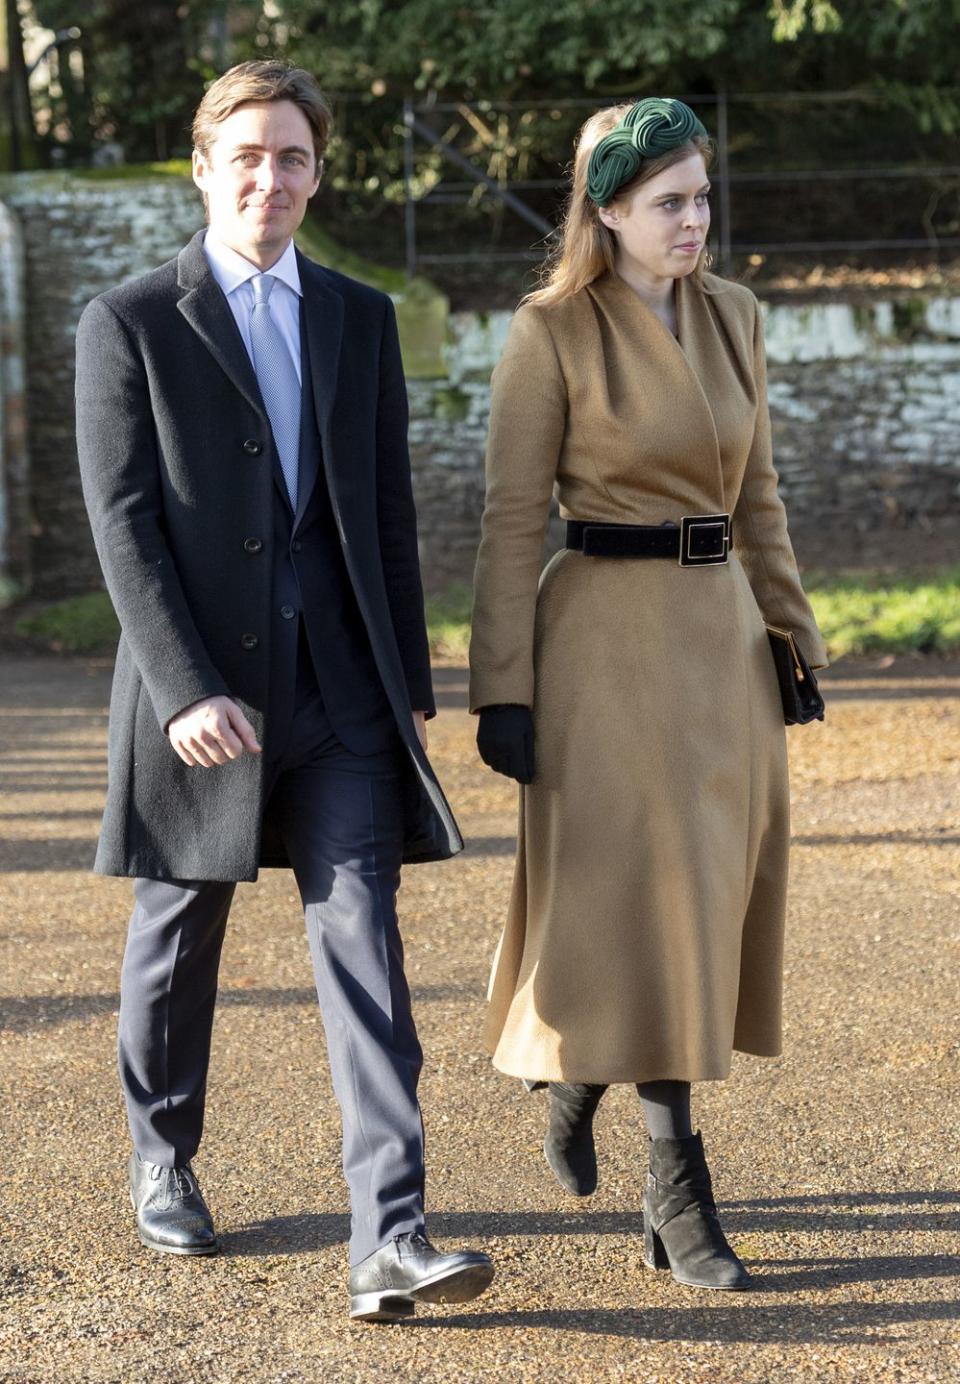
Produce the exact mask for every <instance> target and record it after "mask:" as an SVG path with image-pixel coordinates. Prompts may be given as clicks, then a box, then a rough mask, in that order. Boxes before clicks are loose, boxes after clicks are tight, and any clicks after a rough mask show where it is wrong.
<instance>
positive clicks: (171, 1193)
mask: <svg viewBox="0 0 960 1384" xmlns="http://www.w3.org/2000/svg"><path fill="white" fill-rule="evenodd" d="M151 1176H152V1178H153V1181H154V1182H161V1183H162V1189H163V1196H164V1199H165V1201H166V1202H167V1205H169V1204H170V1202H173V1201H185V1200H186V1198H187V1197H189V1196H191V1195H192V1194H193V1192H194V1191H195V1190H196V1184H195V1183H194V1180H193V1170H192V1169H191V1167H190V1165H189V1163H188V1164H186V1165H185V1166H184V1167H182V1168H164V1167H161V1166H160V1165H159V1164H154V1166H153V1169H152V1172H151Z"/></svg>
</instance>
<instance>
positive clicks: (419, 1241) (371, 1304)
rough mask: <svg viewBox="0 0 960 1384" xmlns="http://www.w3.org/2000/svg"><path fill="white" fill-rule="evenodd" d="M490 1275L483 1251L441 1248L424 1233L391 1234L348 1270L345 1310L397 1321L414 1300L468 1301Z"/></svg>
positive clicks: (486, 1284)
mask: <svg viewBox="0 0 960 1384" xmlns="http://www.w3.org/2000/svg"><path fill="white" fill-rule="evenodd" d="M492 1281H493V1264H492V1263H491V1262H490V1260H489V1258H488V1257H487V1256H486V1255H485V1254H479V1253H478V1252H477V1251H476V1250H472V1249H465V1250H459V1251H457V1253H455V1254H441V1253H440V1251H439V1250H436V1249H434V1247H433V1245H431V1243H430V1241H429V1240H428V1239H427V1237H426V1235H422V1234H412V1235H395V1236H394V1238H393V1239H392V1240H391V1241H389V1243H388V1244H385V1245H381V1247H380V1248H379V1249H378V1250H375V1251H374V1252H373V1254H369V1255H367V1257H366V1259H362V1260H361V1261H360V1263H359V1264H357V1265H356V1267H355V1268H352V1269H351V1270H350V1316H351V1317H352V1318H353V1319H354V1320H355V1321H367V1322H397V1321H403V1319H404V1318H405V1317H412V1316H413V1314H414V1312H415V1311H416V1304H417V1303H418V1302H470V1301H472V1299H473V1298H475V1297H479V1296H480V1294H481V1293H482V1292H483V1291H484V1289H486V1288H489V1286H490V1284H491V1282H492Z"/></svg>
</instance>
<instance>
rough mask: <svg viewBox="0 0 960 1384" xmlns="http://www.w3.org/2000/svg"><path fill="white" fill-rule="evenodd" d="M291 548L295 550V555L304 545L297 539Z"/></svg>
mask: <svg viewBox="0 0 960 1384" xmlns="http://www.w3.org/2000/svg"><path fill="white" fill-rule="evenodd" d="M290 547H291V548H292V549H293V551H294V552H295V553H299V551H300V549H301V548H302V547H303V544H302V543H301V542H300V540H299V538H295V539H294V540H293V542H292V543H291V544H290Z"/></svg>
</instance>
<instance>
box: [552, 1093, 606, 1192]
mask: <svg viewBox="0 0 960 1384" xmlns="http://www.w3.org/2000/svg"><path fill="white" fill-rule="evenodd" d="M548 1085H549V1091H550V1124H549V1126H548V1127H547V1137H546V1138H545V1139H544V1141H543V1155H544V1157H545V1158H546V1160H547V1162H548V1163H549V1164H550V1167H551V1168H552V1169H553V1172H554V1174H555V1175H556V1178H557V1181H558V1182H559V1183H560V1185H561V1187H564V1188H565V1189H566V1190H567V1191H568V1192H572V1193H573V1195H574V1196H575V1197H588V1196H590V1194H591V1193H592V1192H595V1191H596V1190H597V1151H596V1149H595V1148H594V1144H593V1117H594V1115H595V1114H596V1113H597V1106H598V1105H599V1104H600V1097H601V1096H602V1095H603V1093H604V1091H605V1090H606V1089H607V1088H606V1086H599V1085H588V1084H586V1083H585V1082H582V1083H578V1084H574V1083H573V1082H570V1081H551V1082H549V1083H548Z"/></svg>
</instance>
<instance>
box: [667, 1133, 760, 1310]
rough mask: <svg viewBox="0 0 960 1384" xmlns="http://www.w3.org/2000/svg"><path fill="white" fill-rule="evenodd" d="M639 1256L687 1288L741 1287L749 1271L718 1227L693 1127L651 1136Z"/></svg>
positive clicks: (746, 1282)
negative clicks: (684, 1134) (681, 1133)
mask: <svg viewBox="0 0 960 1384" xmlns="http://www.w3.org/2000/svg"><path fill="white" fill-rule="evenodd" d="M643 1250H644V1253H643V1258H644V1262H645V1263H646V1265H647V1266H648V1268H651V1269H669V1270H670V1272H671V1273H672V1274H673V1276H674V1278H675V1279H676V1280H677V1282H678V1283H685V1284H686V1285H687V1286H688V1287H690V1288H728V1289H730V1288H734V1289H736V1288H746V1287H748V1286H749V1283H750V1275H749V1274H748V1273H747V1271H746V1269H745V1268H744V1267H743V1265H742V1264H741V1262H740V1260H739V1259H738V1258H737V1256H736V1255H735V1254H734V1252H733V1250H732V1249H731V1248H730V1246H729V1245H728V1244H727V1241H726V1238H725V1236H724V1233H723V1231H722V1229H721V1228H720V1218H719V1216H718V1215H717V1207H716V1203H715V1202H714V1200H713V1189H712V1187H711V1184H710V1169H709V1168H708V1167H707V1160H706V1159H705V1158H704V1156H703V1140H702V1139H701V1137H700V1132H699V1130H698V1131H697V1133H696V1134H691V1135H690V1136H689V1138H686V1139H651V1140H650V1173H649V1176H648V1177H647V1190H646V1192H645V1193H644V1198H643Z"/></svg>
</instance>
